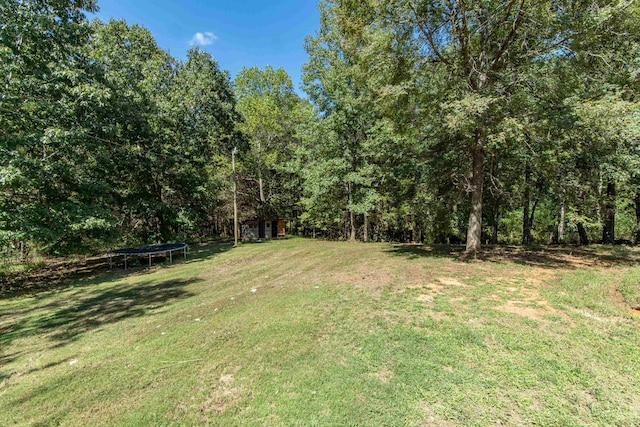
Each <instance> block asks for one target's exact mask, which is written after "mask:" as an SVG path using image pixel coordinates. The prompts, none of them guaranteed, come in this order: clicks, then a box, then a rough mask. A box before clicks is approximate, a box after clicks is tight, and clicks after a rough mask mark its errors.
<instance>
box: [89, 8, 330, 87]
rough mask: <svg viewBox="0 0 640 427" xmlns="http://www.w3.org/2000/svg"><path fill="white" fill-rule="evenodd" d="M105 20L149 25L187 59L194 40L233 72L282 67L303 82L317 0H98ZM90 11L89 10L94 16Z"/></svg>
mask: <svg viewBox="0 0 640 427" xmlns="http://www.w3.org/2000/svg"><path fill="white" fill-rule="evenodd" d="M98 5H99V6H100V12H98V13H97V15H96V16H97V17H99V18H100V19H102V20H105V21H106V20H109V19H110V18H115V19H125V20H126V21H127V22H128V23H129V24H134V23H137V24H140V25H142V26H143V27H145V28H147V29H149V30H150V31H151V32H152V33H153V35H154V36H155V38H156V41H157V42H158V45H159V46H160V47H162V48H163V49H165V50H168V51H169V53H171V55H172V56H174V57H176V58H180V59H184V58H185V55H186V53H187V50H188V49H189V46H190V45H199V46H201V48H202V49H204V50H206V51H208V52H210V53H211V54H212V55H213V56H214V58H215V59H216V60H217V61H218V63H219V64H220V67H221V68H223V69H225V70H229V71H230V72H231V76H232V78H233V77H234V76H235V74H236V73H237V72H238V71H240V69H242V67H252V66H258V67H260V68H264V67H265V66H267V65H271V66H273V67H274V68H278V67H282V68H284V69H285V70H286V71H287V73H289V75H290V76H291V78H292V79H293V83H294V85H295V87H296V88H297V89H298V88H299V83H300V77H301V67H302V64H303V63H304V62H306V60H307V54H306V52H305V51H304V48H303V43H304V38H305V37H306V36H307V35H309V34H312V35H315V33H316V31H317V30H318V28H319V19H320V18H319V12H318V7H317V0H271V1H269V0H266V1H265V0H262V1H257V0H248V1H247V0H236V1H233V0H228V1H223V0H213V1H206V0H183V1H169V0H98ZM91 17H92V15H89V18H90V19H91Z"/></svg>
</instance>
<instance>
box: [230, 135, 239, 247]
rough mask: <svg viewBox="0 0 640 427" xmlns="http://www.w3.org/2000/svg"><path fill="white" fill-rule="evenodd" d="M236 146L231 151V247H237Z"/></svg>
mask: <svg viewBox="0 0 640 427" xmlns="http://www.w3.org/2000/svg"><path fill="white" fill-rule="evenodd" d="M237 151H238V150H237V149H236V147H233V150H232V151H231V168H232V170H233V247H234V248H235V247H238V202H237V199H236V153H237Z"/></svg>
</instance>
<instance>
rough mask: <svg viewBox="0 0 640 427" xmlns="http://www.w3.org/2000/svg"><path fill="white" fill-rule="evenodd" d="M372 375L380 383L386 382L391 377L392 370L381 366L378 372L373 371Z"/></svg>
mask: <svg viewBox="0 0 640 427" xmlns="http://www.w3.org/2000/svg"><path fill="white" fill-rule="evenodd" d="M372 375H373V376H374V377H376V378H377V379H378V380H379V381H380V382H381V383H383V384H387V383H389V381H391V379H392V378H393V371H391V370H389V369H387V368H386V367H383V368H382V369H380V371H379V372H374V373H373V374H372Z"/></svg>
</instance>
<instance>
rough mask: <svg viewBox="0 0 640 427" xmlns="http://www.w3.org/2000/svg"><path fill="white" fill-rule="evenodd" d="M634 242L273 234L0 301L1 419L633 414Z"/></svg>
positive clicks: (343, 421)
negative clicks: (521, 244) (566, 244)
mask: <svg viewBox="0 0 640 427" xmlns="http://www.w3.org/2000/svg"><path fill="white" fill-rule="evenodd" d="M638 259H639V253H638V251H636V250H622V249H620V248H615V249H606V248H600V247H595V248H590V249H588V250H578V249H575V250H574V249H571V248H558V249H545V248H541V249H539V250H535V251H531V252H525V251H522V250H520V249H517V248H510V249H509V248H507V249H505V248H496V249H489V250H488V251H486V252H485V253H484V254H483V255H482V256H480V257H479V258H478V259H464V258H462V257H461V255H460V254H459V253H458V252H455V251H451V248H429V247H419V246H412V245H390V244H357V243H353V244H352V243H345V242H325V241H314V240H305V239H289V240H283V241H274V242H266V243H255V244H245V245H243V246H241V247H240V248H236V249H231V248H230V247H229V246H226V245H215V246H210V247H198V248H195V250H194V253H193V254H192V255H191V256H190V259H189V260H188V261H187V262H181V263H177V264H173V265H164V266H157V267H153V268H151V269H134V270H133V271H129V272H126V273H125V272H124V271H120V270H115V271H113V272H110V273H106V274H103V275H101V276H99V277H97V278H90V279H84V280H78V281H76V282H72V283H70V285H69V286H68V287H67V288H58V289H57V290H55V291H51V292H41V293H39V294H36V295H35V296H23V297H12V298H5V299H3V300H1V301H0V345H1V350H0V425H58V424H62V425H169V424H170V425H206V424H210V425H225V426H226V425H232V426H233V425H237V426H245V425H259V426H265V425H266V426H270V425H273V426H278V425H402V426H404V425H409V426H411V425H430V424H432V425H479V426H480V425H488V424H496V423H501V424H503V425H532V424H540V425H558V426H567V425H576V426H578V425H581V426H582V425H640V356H639V355H640V347H639V344H638V343H640V317H638V316H637V315H636V313H637V310H633V307H635V306H637V305H638V301H640V287H639V283H640V267H638Z"/></svg>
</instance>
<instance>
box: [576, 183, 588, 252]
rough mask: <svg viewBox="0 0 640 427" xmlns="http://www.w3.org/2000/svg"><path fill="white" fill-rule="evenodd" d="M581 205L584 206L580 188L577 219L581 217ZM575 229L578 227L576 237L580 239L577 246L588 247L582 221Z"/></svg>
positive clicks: (582, 192)
mask: <svg viewBox="0 0 640 427" xmlns="http://www.w3.org/2000/svg"><path fill="white" fill-rule="evenodd" d="M581 178H582V176H581ZM583 205H584V190H583V189H582V188H580V189H579V190H578V212H577V214H578V217H582V207H583ZM576 227H578V236H579V238H580V241H579V244H581V245H588V244H589V237H588V236H587V231H586V230H585V229H584V225H583V224H582V221H579V222H577V223H576Z"/></svg>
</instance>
